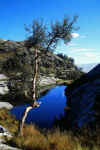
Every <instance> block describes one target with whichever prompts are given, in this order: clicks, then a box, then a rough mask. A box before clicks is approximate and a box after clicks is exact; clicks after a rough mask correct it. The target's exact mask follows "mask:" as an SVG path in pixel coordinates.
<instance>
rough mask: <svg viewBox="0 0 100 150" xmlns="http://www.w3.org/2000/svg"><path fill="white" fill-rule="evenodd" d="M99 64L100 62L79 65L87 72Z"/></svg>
mask: <svg viewBox="0 0 100 150" xmlns="http://www.w3.org/2000/svg"><path fill="white" fill-rule="evenodd" d="M98 64H99V63H89V64H81V65H78V67H79V68H82V71H84V72H86V73H87V72H89V71H90V70H91V69H93V68H94V67H95V66H96V65H98Z"/></svg>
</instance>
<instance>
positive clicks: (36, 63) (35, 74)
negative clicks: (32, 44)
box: [32, 49, 38, 101]
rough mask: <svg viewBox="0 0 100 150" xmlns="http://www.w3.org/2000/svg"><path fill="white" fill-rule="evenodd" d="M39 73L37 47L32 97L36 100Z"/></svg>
mask: <svg viewBox="0 0 100 150" xmlns="http://www.w3.org/2000/svg"><path fill="white" fill-rule="evenodd" d="M37 75H38V59H37V49H35V69H34V77H33V88H32V92H33V95H32V99H33V101H35V100H36V80H37Z"/></svg>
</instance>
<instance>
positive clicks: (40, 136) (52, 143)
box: [0, 108, 100, 150]
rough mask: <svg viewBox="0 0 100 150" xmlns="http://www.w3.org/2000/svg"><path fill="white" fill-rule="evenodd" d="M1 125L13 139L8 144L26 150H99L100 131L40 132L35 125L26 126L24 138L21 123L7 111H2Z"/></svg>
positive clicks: (58, 130) (57, 130) (53, 130)
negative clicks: (20, 131)
mask: <svg viewBox="0 0 100 150" xmlns="http://www.w3.org/2000/svg"><path fill="white" fill-rule="evenodd" d="M0 124H1V125H3V126H4V127H5V128H7V129H8V131H10V133H11V134H12V135H13V137H12V138H5V140H6V143H7V144H9V145H11V146H16V147H19V148H21V149H24V150H99V149H100V134H99V133H100V131H99V130H98V132H89V131H88V129H84V132H83V133H82V134H80V133H79V132H76V133H75V134H74V133H72V132H71V131H65V130H64V131H60V129H58V128H56V129H52V130H49V131H47V130H42V129H41V130H40V129H39V128H37V127H36V126H35V125H25V126H24V132H23V133H24V136H21V135H20V133H19V122H18V121H16V120H15V118H14V117H12V116H11V115H10V113H9V111H8V110H7V109H4V108H2V109H0Z"/></svg>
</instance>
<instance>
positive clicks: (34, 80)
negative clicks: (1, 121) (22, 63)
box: [20, 49, 39, 136]
mask: <svg viewBox="0 0 100 150" xmlns="http://www.w3.org/2000/svg"><path fill="white" fill-rule="evenodd" d="M37 75H38V59H37V49H35V68H34V77H33V84H32V94H33V95H32V99H33V104H32V106H29V107H27V108H26V110H25V113H24V115H23V118H22V122H21V126H20V133H21V135H22V136H23V127H24V124H25V120H26V117H27V115H28V113H29V111H30V110H31V109H32V108H33V107H34V106H35V104H34V101H35V100H36V80H37ZM38 105H39V104H37V103H36V106H38Z"/></svg>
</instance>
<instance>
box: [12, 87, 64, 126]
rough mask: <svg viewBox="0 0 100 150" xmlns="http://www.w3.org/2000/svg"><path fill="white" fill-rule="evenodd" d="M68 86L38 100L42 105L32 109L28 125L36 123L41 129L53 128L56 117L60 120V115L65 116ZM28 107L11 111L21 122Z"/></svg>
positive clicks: (50, 92)
mask: <svg viewBox="0 0 100 150" xmlns="http://www.w3.org/2000/svg"><path fill="white" fill-rule="evenodd" d="M65 88H66V86H57V87H56V88H53V89H51V90H50V91H49V92H48V93H47V94H46V95H45V96H43V97H41V98H40V99H38V101H41V102H42V104H41V105H40V107H38V108H34V109H32V110H31V111H30V112H29V114H28V116H27V118H26V122H27V123H31V122H33V123H36V124H38V125H40V127H47V128H48V127H51V126H52V123H53V120H54V119H55V117H57V118H59V115H60V114H64V107H65V106H66V97H65V95H64V90H65ZM26 106H27V105H24V106H17V107H14V108H13V109H12V110H11V113H12V114H15V115H16V118H17V119H18V120H20V119H21V118H22V116H23V113H24V110H25V108H26Z"/></svg>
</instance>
